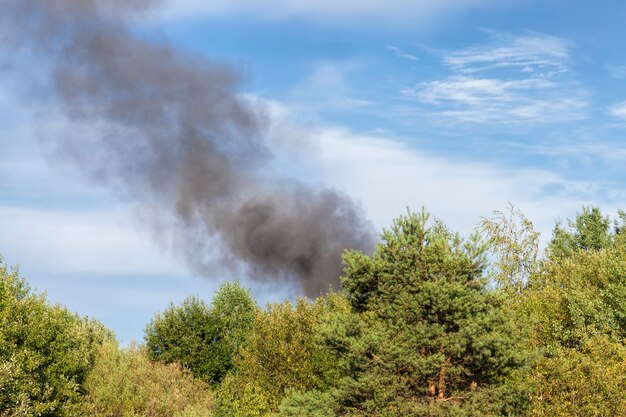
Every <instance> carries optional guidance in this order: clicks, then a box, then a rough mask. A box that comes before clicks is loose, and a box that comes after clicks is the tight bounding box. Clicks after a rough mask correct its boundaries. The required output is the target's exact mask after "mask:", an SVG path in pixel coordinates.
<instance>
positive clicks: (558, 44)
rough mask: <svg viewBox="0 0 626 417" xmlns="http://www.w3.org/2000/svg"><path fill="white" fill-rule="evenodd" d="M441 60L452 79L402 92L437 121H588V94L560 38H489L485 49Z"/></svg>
mask: <svg viewBox="0 0 626 417" xmlns="http://www.w3.org/2000/svg"><path fill="white" fill-rule="evenodd" d="M440 54H441V61H442V63H443V65H444V66H445V67H446V68H447V69H448V70H449V71H450V75H448V76H447V77H445V78H442V79H439V80H434V81H427V82H421V83H418V84H417V85H416V86H413V87H410V88H405V89H404V90H403V91H402V94H403V95H404V96H405V97H407V98H409V99H412V100H416V101H418V102H419V103H422V104H425V105H427V106H428V109H429V110H430V111H432V112H433V113H434V114H436V115H438V116H441V117H444V118H445V119H452V120H458V121H462V122H474V123H529V122H532V123H549V122H558V121H571V120H579V119H582V118H584V117H585V110H586V107H587V102H586V100H585V96H584V92H581V89H580V88H579V87H578V86H577V85H576V83H575V82H573V81H572V80H571V76H570V74H569V73H570V71H569V61H570V46H569V44H568V43H567V42H566V41H564V40H562V39H560V38H556V37H553V36H548V35H540V34H530V35H523V36H511V35H504V34H499V33H495V32H490V41H489V42H488V43H487V44H486V45H481V46H477V47H470V48H466V49H461V50H457V51H447V52H442V53H440Z"/></svg>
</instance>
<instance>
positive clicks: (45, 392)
mask: <svg viewBox="0 0 626 417" xmlns="http://www.w3.org/2000/svg"><path fill="white" fill-rule="evenodd" d="M625 225H626V214H625V213H623V212H619V214H618V218H617V219H614V220H613V219H610V218H609V217H608V216H606V215H604V214H603V213H602V212H601V211H600V210H599V209H597V208H594V207H585V208H583V209H582V211H581V212H580V213H579V214H578V215H577V216H576V218H575V219H573V220H570V221H567V222H565V223H559V224H557V225H556V227H555V228H554V231H553V234H552V238H551V240H550V242H549V244H548V245H547V247H546V248H545V249H540V242H539V234H538V233H537V232H536V231H535V230H534V229H533V227H532V223H531V222H530V221H529V220H528V219H527V218H525V217H524V215H523V214H522V213H520V212H518V211H515V210H514V209H513V208H512V207H511V208H510V209H509V210H508V211H505V212H495V213H494V215H493V216H492V217H491V218H488V219H487V218H486V219H483V221H482V222H481V224H480V226H479V227H478V228H477V229H476V232H475V233H474V234H473V235H471V236H469V237H468V238H466V239H463V238H461V237H460V236H459V235H458V234H456V233H453V232H451V231H450V230H449V229H448V228H447V227H446V226H445V225H444V224H443V223H441V222H440V221H438V220H437V219H433V218H432V217H431V216H430V215H429V214H428V213H426V212H425V211H421V212H417V213H415V212H410V211H409V212H407V214H405V215H403V216H400V217H399V218H397V219H396V220H395V221H394V222H393V225H392V226H391V227H390V228H389V229H388V230H384V231H383V232H382V234H381V236H380V243H379V244H378V245H377V247H376V250H375V251H374V252H373V253H371V254H367V253H362V252H359V251H346V252H345V254H344V257H343V261H344V267H345V268H344V274H343V276H342V277H341V278H340V279H341V284H342V289H341V290H340V291H335V292H329V293H328V294H324V295H321V296H320V297H318V298H316V299H313V300H311V299H305V298H299V299H298V300H297V301H295V302H289V301H285V302H283V303H274V304H269V305H267V306H265V307H260V306H258V305H257V303H256V302H255V300H254V299H253V297H252V296H251V294H250V291H249V290H248V289H246V288H243V287H242V286H241V285H240V284H239V283H225V284H223V285H222V286H221V287H220V289H219V290H218V291H217V292H216V293H215V294H214V296H213V298H212V301H211V302H210V303H207V302H205V301H204V300H202V299H201V298H199V297H196V296H194V297H189V298H187V299H186V300H184V301H183V302H182V303H180V304H178V305H174V304H172V305H170V306H169V307H168V308H167V309H166V310H164V311H162V312H160V313H158V314H156V315H155V316H154V318H153V319H152V320H151V322H150V323H148V324H147V325H146V328H145V337H144V341H143V343H141V344H133V345H131V346H129V347H126V348H121V347H120V346H119V344H118V342H117V341H116V339H115V337H114V335H113V333H112V332H111V331H110V330H108V329H107V328H106V327H105V326H103V325H102V324H101V323H99V322H98V321H95V320H92V319H88V318H83V317H80V316H78V315H76V314H74V313H72V312H70V311H68V310H67V309H66V308H64V307H63V306H60V305H53V304H51V303H49V302H48V301H47V300H46V298H45V297H44V296H42V295H40V294H37V293H35V292H34V291H32V290H31V289H30V288H29V287H28V284H27V283H26V281H25V280H24V279H23V278H22V277H20V275H19V271H18V270H17V269H14V268H10V267H9V266H8V265H7V263H6V262H4V261H1V260H0V416H2V417H5V416H6V417H9V416H11V417H14V416H15V417H17V416H111V417H117V416H123V417H126V416H129V417H130V416H150V417H161V416H163V417H165V416H168V417H171V416H178V417H200V416H213V417H227V416H228V417H248V416H249V417H252V416H267V417H269V416H281V417H289V416H292V417H296V416H311V417H331V416H354V417H357V416H363V417H365V416H371V417H374V416H424V417H426V416H432V417H438V416H442V417H443V416H446V417H447V416H451V417H470V416H477V417H478V416H487V417H490V416H491V417H497V416H503V417H505V416H508V417H513V416H520V417H521V416H529V417H530V416H533V417H534V416H537V417H541V416H626V394H625V393H626V342H625V341H626V233H624V231H626V227H625Z"/></svg>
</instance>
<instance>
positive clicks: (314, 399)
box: [277, 390, 335, 417]
mask: <svg viewBox="0 0 626 417" xmlns="http://www.w3.org/2000/svg"><path fill="white" fill-rule="evenodd" d="M334 405H335V399H334V398H333V396H332V394H331V393H330V392H327V391H317V390H312V391H307V392H300V391H287V395H286V397H285V398H284V399H283V401H282V402H281V403H280V406H279V407H278V409H279V412H278V414H277V416H280V417H334V416H335V413H334V412H333V408H334Z"/></svg>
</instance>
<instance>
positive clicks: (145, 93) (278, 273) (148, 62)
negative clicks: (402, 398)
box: [0, 0, 373, 295]
mask: <svg viewBox="0 0 626 417" xmlns="http://www.w3.org/2000/svg"><path fill="white" fill-rule="evenodd" d="M152 3H155V1H151V0H3V1H2V4H1V7H0V24H1V25H2V30H3V32H2V36H3V44H4V47H5V49H7V48H9V49H10V48H14V47H15V48H17V49H19V50H21V51H27V52H28V53H29V54H31V55H32V56H33V57H36V60H35V62H40V63H41V68H42V69H43V70H44V71H46V72H45V74H46V78H47V79H49V80H50V87H51V93H50V94H51V97H52V98H54V102H55V105H56V106H57V107H58V108H60V109H61V110H62V112H63V114H64V115H65V116H66V117H67V119H68V121H69V122H70V124H69V126H71V128H70V129H66V130H64V131H63V132H62V134H51V135H50V136H49V137H44V138H42V139H43V140H46V141H54V143H55V146H56V147H57V148H58V149H60V150H61V152H62V153H63V155H64V156H67V157H69V158H71V159H72V160H73V161H75V162H76V163H77V164H78V165H79V166H80V167H81V168H83V169H84V170H85V172H86V173H88V174H89V175H90V176H91V178H93V179H94V180H96V181H98V182H101V183H104V184H106V185H108V186H111V187H114V188H115V189H116V190H120V191H122V192H123V193H124V195H126V196H128V197H130V198H132V200H133V201H136V202H138V203H139V206H140V207H141V213H142V216H144V217H145V220H146V221H147V223H149V224H150V225H151V226H152V227H153V230H154V231H155V232H157V233H156V234H157V235H160V236H162V237H163V239H164V241H165V240H168V239H169V240H170V241H172V242H174V243H175V246H176V250H178V251H180V252H181V253H182V254H183V255H184V256H185V258H186V259H187V260H188V261H189V263H190V265H191V266H192V267H194V268H195V269H196V270H198V271H201V272H202V273H203V274H205V275H211V269H212V267H213V266H214V265H216V262H219V263H220V265H226V266H229V267H231V268H232V269H233V270H237V271H243V272H245V273H246V274H247V275H248V276H250V277H251V278H253V279H259V280H283V279H295V280H297V281H298V283H299V284H300V285H301V287H302V288H303V290H304V291H305V293H306V294H307V295H317V294H319V293H320V292H324V291H326V290H328V287H329V285H333V286H334V287H335V288H336V287H338V276H339V275H340V273H341V253H342V251H343V250H344V249H346V248H354V249H363V250H370V249H371V248H372V246H373V238H372V233H371V226H370V224H369V223H368V222H367V221H365V219H364V218H363V216H362V213H361V212H360V210H359V208H358V206H357V205H356V204H355V203H354V202H353V201H352V200H350V199H349V198H348V197H347V196H345V195H344V194H342V193H340V192H338V191H335V190H332V189H317V188H312V187H307V186H305V185H303V184H301V183H298V182H296V181H293V180H289V179H286V178H278V177H276V176H275V175H272V174H271V173H269V170H268V169H266V168H267V162H268V160H269V159H270V158H271V151H270V149H269V148H268V146H267V144H266V142H265V140H264V136H265V134H266V129H267V126H268V120H267V115H266V111H265V109H264V108H263V106H262V105H260V104H258V102H255V103H252V102H251V101H250V100H246V99H243V98H242V95H241V93H240V91H239V88H240V80H239V78H238V74H237V71H235V70H234V68H232V67H231V66H229V65H227V64H223V63H217V62H212V61H210V60H208V59H207V58H205V57H200V56H196V55H193V54H190V53H182V52H180V51H178V50H176V49H175V48H173V47H171V46H169V45H167V44H165V43H164V42H154V41H151V40H150V39H149V38H148V37H147V36H145V35H144V36H142V35H140V34H138V33H137V32H136V31H135V32H133V31H132V30H131V28H130V26H129V24H128V23H127V19H128V18H130V17H131V16H133V15H134V14H135V13H139V12H141V11H142V10H143V9H146V8H148V7H150V6H152Z"/></svg>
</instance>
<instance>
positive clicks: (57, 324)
mask: <svg viewBox="0 0 626 417" xmlns="http://www.w3.org/2000/svg"><path fill="white" fill-rule="evenodd" d="M109 339H112V336H111V334H110V333H109V332H108V331H107V330H106V329H104V327H103V326H102V325H100V324H99V323H97V322H92V321H88V320H86V319H81V318H79V317H78V316H76V315H74V314H72V313H70V312H69V311H68V310H67V309H65V308H62V307H60V306H53V305H50V304H48V303H47V301H46V299H45V297H44V296H42V295H36V294H34V293H32V292H31V290H30V288H29V287H28V285H27V284H26V282H25V281H24V279H22V278H20V277H19V275H18V271H17V270H9V269H8V267H7V265H6V264H5V263H3V261H2V260H1V259H0V410H1V411H0V414H1V415H3V416H4V415H6V416H31V415H37V416H59V415H60V416H65V415H67V416H70V415H76V414H77V413H79V411H80V410H81V406H82V397H83V396H82V394H83V392H84V389H83V383H84V381H85V379H86V377H87V374H88V372H89V370H90V369H91V366H92V364H93V361H94V357H95V352H96V349H97V346H98V345H100V344H101V343H102V342H103V341H105V340H109Z"/></svg>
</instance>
